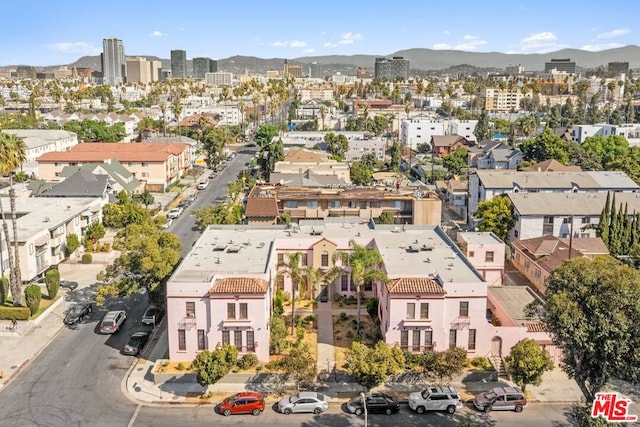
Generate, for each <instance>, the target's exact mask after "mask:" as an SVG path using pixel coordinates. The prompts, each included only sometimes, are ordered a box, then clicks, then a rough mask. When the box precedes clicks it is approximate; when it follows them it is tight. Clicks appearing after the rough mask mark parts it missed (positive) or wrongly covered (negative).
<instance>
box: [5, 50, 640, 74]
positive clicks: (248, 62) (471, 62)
mask: <svg viewBox="0 0 640 427" xmlns="http://www.w3.org/2000/svg"><path fill="white" fill-rule="evenodd" d="M127 56H144V57H146V58H147V59H153V60H160V61H162V67H163V68H165V69H170V68H171V61H170V60H169V59H162V58H158V57H156V56H148V55H127ZM393 56H401V57H403V58H405V59H408V60H409V61H410V67H411V69H412V70H422V71H427V72H428V71H442V70H446V69H449V68H452V67H458V66H462V65H464V66H467V67H469V66H470V67H476V68H482V69H504V68H505V67H507V66H510V65H522V66H523V67H524V69H525V70H526V71H542V70H544V64H545V62H549V60H551V59H552V58H553V59H561V58H563V59H566V58H568V59H571V60H572V61H574V62H575V63H576V65H577V67H578V68H582V69H595V68H597V67H599V66H603V67H606V65H607V63H609V62H628V63H629V66H630V68H632V69H633V68H635V67H640V46H637V45H629V46H625V47H620V48H615V49H608V50H602V51H598V52H592V51H586V50H580V49H563V50H559V51H555V52H550V53H544V54H542V53H533V54H507V53H499V52H464V51H459V50H432V49H423V48H416V49H407V50H400V51H397V52H394V53H391V54H387V55H351V56H348V55H326V56H305V57H299V58H291V59H287V62H288V63H289V64H293V65H301V66H302V67H303V69H304V70H305V73H306V72H307V71H308V70H309V66H310V65H311V64H312V63H313V62H316V63H318V64H320V65H321V66H322V70H323V73H324V75H331V74H333V73H337V72H340V73H343V74H355V70H356V69H357V68H358V67H365V68H368V69H369V70H371V71H373V68H374V63H375V59H376V58H378V57H393ZM284 61H285V58H269V59H264V58H257V57H253V56H232V57H229V58H225V59H218V60H217V62H218V70H220V71H228V72H231V73H234V74H236V75H238V74H243V73H244V72H245V71H247V72H249V73H250V74H264V73H265V72H266V71H269V70H281V69H282V66H283V64H284ZM188 62H189V65H188V67H190V66H191V64H190V63H191V61H188ZM60 66H67V67H69V68H71V67H89V68H92V69H94V70H100V69H101V65H100V56H84V57H82V58H80V59H78V60H77V61H76V62H74V63H72V64H62V65H57V66H48V67H36V69H38V70H52V69H56V68H58V67H60ZM15 67H16V66H15V65H14V66H3V67H0V68H1V69H4V70H7V69H10V68H15Z"/></svg>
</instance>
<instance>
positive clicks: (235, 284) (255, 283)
mask: <svg viewBox="0 0 640 427" xmlns="http://www.w3.org/2000/svg"><path fill="white" fill-rule="evenodd" d="M266 292H267V282H266V281H264V280H262V279H256V278H253V277H227V278H225V279H219V280H216V282H215V283H214V284H213V287H212V288H211V289H210V290H209V293H210V294H264V293H266Z"/></svg>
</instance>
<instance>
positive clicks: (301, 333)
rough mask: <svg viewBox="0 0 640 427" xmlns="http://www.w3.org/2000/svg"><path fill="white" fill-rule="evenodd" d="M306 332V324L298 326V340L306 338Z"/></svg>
mask: <svg viewBox="0 0 640 427" xmlns="http://www.w3.org/2000/svg"><path fill="white" fill-rule="evenodd" d="M304 334H305V330H304V326H302V325H298V326H296V341H298V342H302V340H303V339H304Z"/></svg>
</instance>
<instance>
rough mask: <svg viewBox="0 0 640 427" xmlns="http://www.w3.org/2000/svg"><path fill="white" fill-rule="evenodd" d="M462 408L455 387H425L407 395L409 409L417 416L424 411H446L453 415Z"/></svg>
mask: <svg viewBox="0 0 640 427" xmlns="http://www.w3.org/2000/svg"><path fill="white" fill-rule="evenodd" d="M462 406H463V405H462V400H460V395H459V394H458V389H457V388H455V387H427V388H426V389H424V390H422V391H420V392H416V393H411V394H410V395H409V407H410V408H411V409H413V410H414V411H416V412H417V413H419V414H423V413H425V412H426V411H447V412H448V413H450V414H453V413H455V412H456V409H460V408H462Z"/></svg>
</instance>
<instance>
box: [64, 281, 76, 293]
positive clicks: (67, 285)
mask: <svg viewBox="0 0 640 427" xmlns="http://www.w3.org/2000/svg"><path fill="white" fill-rule="evenodd" d="M60 287H61V288H65V289H69V290H70V291H73V290H74V289H76V288H77V287H78V282H74V281H72V280H64V279H61V280H60Z"/></svg>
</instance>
